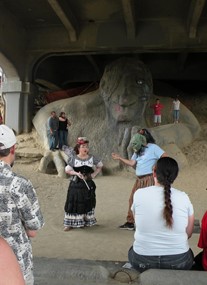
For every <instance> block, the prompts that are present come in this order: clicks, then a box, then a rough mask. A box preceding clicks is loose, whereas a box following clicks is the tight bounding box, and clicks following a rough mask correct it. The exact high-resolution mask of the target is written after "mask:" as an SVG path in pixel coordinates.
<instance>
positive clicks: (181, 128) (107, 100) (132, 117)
mask: <svg viewBox="0 0 207 285" xmlns="http://www.w3.org/2000/svg"><path fill="white" fill-rule="evenodd" d="M157 96H159V94H157V95H156V96H155V95H154V94H153V81H152V76H151V73H150V71H149V70H148V68H147V67H146V65H145V64H144V63H143V62H141V61H139V60H137V59H134V58H120V59H118V60H116V61H114V62H112V63H111V64H108V65H107V66H106V67H105V70H104V74H103V76H102V78H101V81H100V86H99V89H98V90H96V91H93V92H91V93H87V94H85V95H81V96H77V97H73V98H69V99H63V100H59V101H55V102H53V103H50V104H48V105H46V106H44V107H43V108H42V109H40V110H39V111H38V113H37V114H36V116H35V117H34V119H33V124H34V126H35V128H36V130H37V132H38V134H39V136H40V138H41V141H42V143H43V145H44V148H45V149H46V152H45V154H44V157H43V158H42V160H41V163H40V170H41V171H43V172H45V171H46V168H47V165H48V164H49V162H50V161H53V162H54V163H55V165H56V168H57V171H58V175H59V176H62V177H64V176H65V174H64V167H65V161H67V157H66V156H65V154H64V153H63V152H62V151H56V152H53V153H52V152H51V151H49V150H48V149H49V147H48V139H47V131H46V122H47V119H48V117H49V114H50V112H51V111H52V110H54V111H56V112H57V114H58V113H60V112H61V111H63V112H65V113H66V115H67V116H68V118H69V119H70V121H71V123H72V125H71V128H70V130H69V144H70V146H74V145H75V143H76V139H77V137H79V136H87V138H88V139H89V142H90V149H92V150H93V153H96V155H98V156H99V157H100V158H101V159H102V160H103V162H104V165H105V169H107V168H108V169H110V168H112V165H113V163H114V162H113V161H112V160H111V153H112V152H113V151H118V152H119V153H121V154H122V155H123V156H125V157H129V156H130V148H129V142H130V139H131V137H132V135H133V134H134V133H136V131H137V129H138V128H140V127H147V128H149V130H150V131H151V132H152V134H153V136H154V137H155V139H156V142H157V143H158V144H159V145H160V146H162V147H164V146H166V148H167V151H168V150H170V151H171V150H173V152H174V153H173V156H176V153H179V154H182V152H181V150H180V148H182V147H184V146H186V145H188V144H190V143H191V142H192V141H193V139H195V138H196V137H197V136H198V135H199V132H200V125H199V123H198V121H197V119H196V118H195V116H194V115H193V114H192V112H190V110H188V109H187V108H186V107H185V106H184V105H182V106H181V109H182V112H181V117H180V119H181V122H182V123H180V124H172V112H171V106H172V98H169V97H162V103H163V104H164V106H165V108H164V110H163V115H162V118H163V119H162V121H163V122H162V126H159V127H155V128H153V115H152V110H150V108H149V105H150V104H152V103H153V102H154V101H155V98H156V97H157ZM169 145H170V146H171V147H170V149H169ZM172 146H173V147H172ZM182 159H183V161H184V160H185V157H184V155H183V154H182Z"/></svg>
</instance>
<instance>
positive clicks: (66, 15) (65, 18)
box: [47, 0, 77, 42]
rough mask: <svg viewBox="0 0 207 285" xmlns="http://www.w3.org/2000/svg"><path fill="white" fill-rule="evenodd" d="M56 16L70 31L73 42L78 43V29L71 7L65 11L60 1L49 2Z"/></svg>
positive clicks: (49, 0) (51, 0)
mask: <svg viewBox="0 0 207 285" xmlns="http://www.w3.org/2000/svg"><path fill="white" fill-rule="evenodd" d="M47 1H48V3H49V4H50V6H51V7H52V9H53V10H54V12H55V13H56V15H57V16H58V17H59V19H60V21H61V22H62V23H63V25H64V26H65V28H66V30H67V31H68V34H69V37H70V40H71V42H76V41H77V29H76V28H75V21H76V19H75V17H74V15H73V13H72V12H71V10H70V9H69V7H67V9H64V8H65V7H64V8H63V7H62V6H61V5H60V3H59V1H58V0H47Z"/></svg>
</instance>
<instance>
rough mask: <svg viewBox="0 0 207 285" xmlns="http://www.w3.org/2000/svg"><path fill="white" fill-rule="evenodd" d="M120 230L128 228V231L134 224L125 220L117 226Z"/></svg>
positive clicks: (132, 228) (132, 229)
mask: <svg viewBox="0 0 207 285" xmlns="http://www.w3.org/2000/svg"><path fill="white" fill-rule="evenodd" d="M119 228H120V229H121V230H129V231H134V224H133V223H128V222H126V223H125V224H123V225H122V226H119Z"/></svg>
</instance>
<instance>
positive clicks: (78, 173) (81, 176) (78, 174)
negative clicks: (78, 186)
mask: <svg viewBox="0 0 207 285" xmlns="http://www.w3.org/2000/svg"><path fill="white" fill-rule="evenodd" d="M76 175H77V176H78V177H79V178H80V179H84V176H83V174H82V173H81V172H76Z"/></svg>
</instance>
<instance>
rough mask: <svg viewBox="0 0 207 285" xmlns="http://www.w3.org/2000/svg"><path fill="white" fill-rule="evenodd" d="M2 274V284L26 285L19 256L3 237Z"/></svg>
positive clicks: (1, 247)
mask: <svg viewBox="0 0 207 285" xmlns="http://www.w3.org/2000/svg"><path fill="white" fill-rule="evenodd" d="M0 276H1V277H0V284H1V285H25V282H24V278H23V275H22V272H21V269H20V266H19V263H18V261H17V258H16V256H15V254H14V252H13V250H12V249H11V248H10V246H9V245H8V243H7V242H6V241H5V240H4V239H3V238H0Z"/></svg>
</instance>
